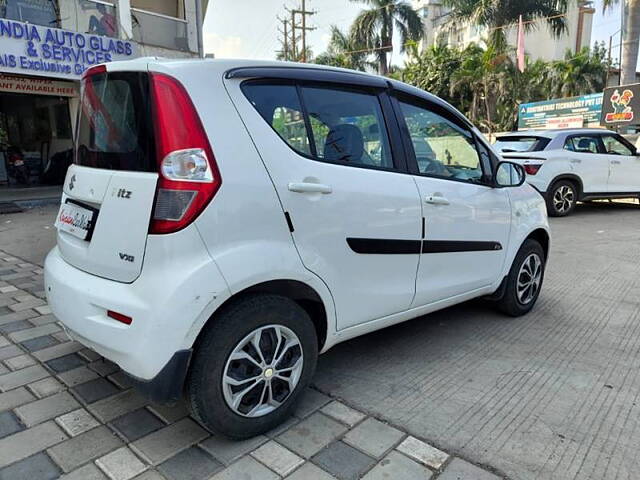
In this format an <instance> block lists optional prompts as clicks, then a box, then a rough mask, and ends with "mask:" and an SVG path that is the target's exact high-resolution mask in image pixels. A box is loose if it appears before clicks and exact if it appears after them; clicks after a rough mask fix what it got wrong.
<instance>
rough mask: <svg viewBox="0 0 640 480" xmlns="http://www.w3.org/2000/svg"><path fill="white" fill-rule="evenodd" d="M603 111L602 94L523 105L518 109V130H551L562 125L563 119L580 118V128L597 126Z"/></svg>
mask: <svg viewBox="0 0 640 480" xmlns="http://www.w3.org/2000/svg"><path fill="white" fill-rule="evenodd" d="M601 111H602V93H592V94H590V95H582V96H579V97H569V98H556V99H553V100H545V101H543V102H534V103H523V104H521V105H520V106H519V107H518V130H527V129H531V128H534V129H542V128H550V127H551V126H552V125H559V124H561V122H559V120H561V119H576V118H580V117H582V125H580V126H584V127H586V126H597V125H599V124H600V112H601Z"/></svg>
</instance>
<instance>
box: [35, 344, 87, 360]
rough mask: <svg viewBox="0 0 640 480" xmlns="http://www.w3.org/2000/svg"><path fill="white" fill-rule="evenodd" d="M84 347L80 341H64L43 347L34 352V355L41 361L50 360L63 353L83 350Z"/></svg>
mask: <svg viewBox="0 0 640 480" xmlns="http://www.w3.org/2000/svg"><path fill="white" fill-rule="evenodd" d="M83 348H84V346H83V345H82V344H81V343H78V342H64V343H61V344H58V345H54V346H53V347H47V348H43V349H42V350H39V351H37V352H34V353H33V356H34V357H36V358H37V359H38V360H40V361H41V362H48V361H49V360H51V359H53V358H58V357H62V356H63V355H68V354H70V353H74V352H77V351H78V350H82V349H83Z"/></svg>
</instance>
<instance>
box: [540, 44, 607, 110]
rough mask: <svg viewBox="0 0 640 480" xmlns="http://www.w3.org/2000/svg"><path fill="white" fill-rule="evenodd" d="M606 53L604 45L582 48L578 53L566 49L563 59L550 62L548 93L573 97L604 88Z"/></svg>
mask: <svg viewBox="0 0 640 480" xmlns="http://www.w3.org/2000/svg"><path fill="white" fill-rule="evenodd" d="M606 56H607V53H606V50H605V49H604V47H602V46H596V47H595V48H594V50H593V51H590V50H589V49H588V48H586V47H585V48H583V49H582V50H581V51H580V52H578V53H575V54H573V53H571V52H570V51H567V53H566V54H565V57H564V60H558V61H554V62H551V64H550V65H549V70H548V77H547V91H548V95H549V96H550V97H551V98H553V97H573V96H575V95H584V94H587V93H593V92H600V91H602V90H603V89H604V87H605V83H606V76H607V68H608V63H607V59H606Z"/></svg>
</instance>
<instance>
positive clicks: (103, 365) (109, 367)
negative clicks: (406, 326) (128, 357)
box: [88, 358, 120, 377]
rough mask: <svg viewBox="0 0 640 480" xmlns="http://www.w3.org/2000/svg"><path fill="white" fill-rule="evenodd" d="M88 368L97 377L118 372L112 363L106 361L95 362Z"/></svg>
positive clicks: (118, 368) (117, 368) (116, 366)
mask: <svg viewBox="0 0 640 480" xmlns="http://www.w3.org/2000/svg"><path fill="white" fill-rule="evenodd" d="M88 366H89V368H90V369H91V370H93V371H94V372H96V373H97V374H98V375H101V376H103V377H106V376H107V375H111V374H112V373H116V372H117V371H118V370H120V367H118V365H116V364H115V363H113V362H110V361H109V360H106V359H104V358H103V359H101V360H97V361H95V362H92V363H90V364H89V365H88Z"/></svg>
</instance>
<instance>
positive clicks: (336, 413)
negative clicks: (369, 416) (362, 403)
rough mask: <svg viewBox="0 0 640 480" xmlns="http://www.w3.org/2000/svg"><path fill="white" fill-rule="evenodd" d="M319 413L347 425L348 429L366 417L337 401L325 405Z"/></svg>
mask: <svg viewBox="0 0 640 480" xmlns="http://www.w3.org/2000/svg"><path fill="white" fill-rule="evenodd" d="M320 411H321V412H322V413H324V414H325V415H328V416H330V417H331V418H333V419H335V420H338V421H339V422H342V423H344V424H345V425H348V426H349V427H353V426H354V425H356V424H357V423H359V422H361V421H362V420H363V419H364V418H365V417H366V415H365V414H364V413H362V412H359V411H357V410H354V409H353V408H351V407H348V406H346V405H345V404H344V403H342V402H338V401H337V400H334V401H333V402H331V403H329V404H328V405H325V406H324V407H322V408H321V409H320Z"/></svg>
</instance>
